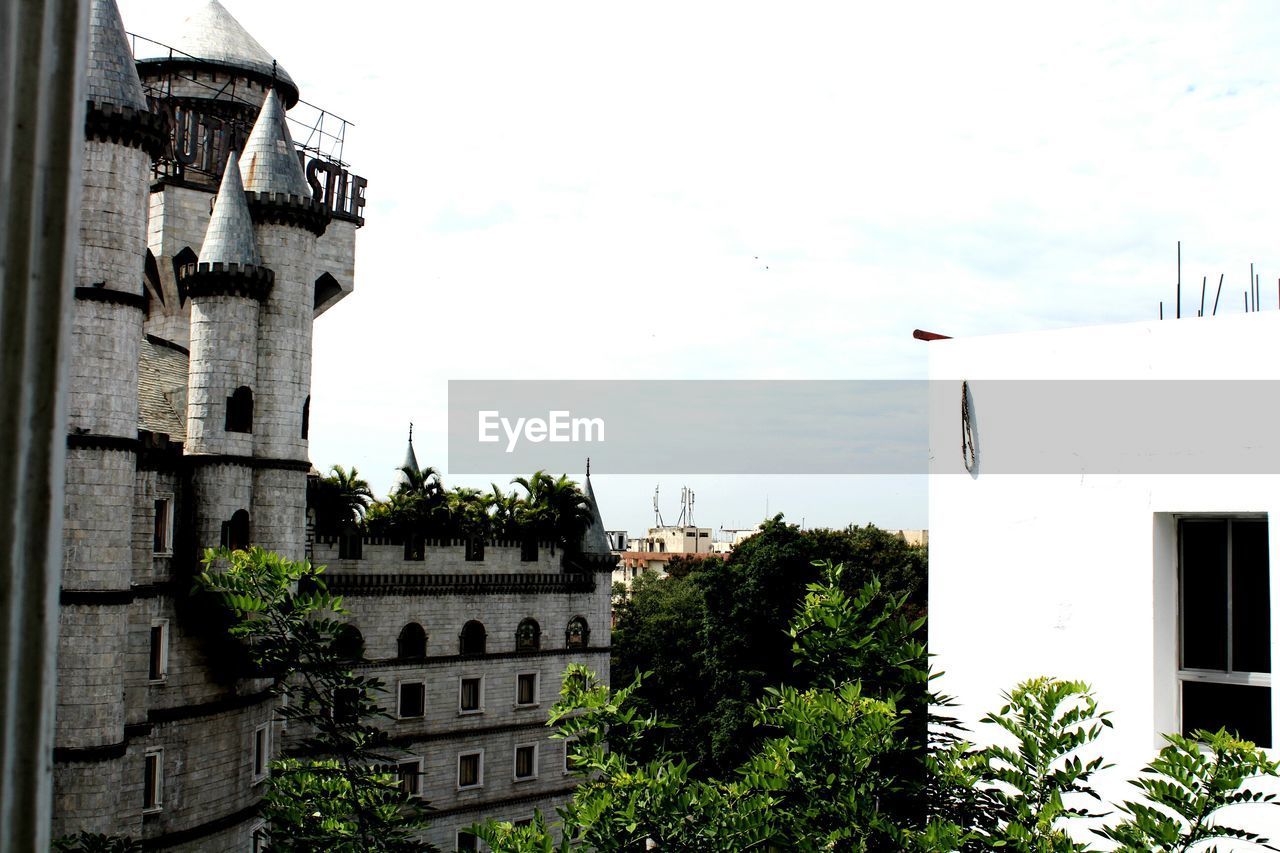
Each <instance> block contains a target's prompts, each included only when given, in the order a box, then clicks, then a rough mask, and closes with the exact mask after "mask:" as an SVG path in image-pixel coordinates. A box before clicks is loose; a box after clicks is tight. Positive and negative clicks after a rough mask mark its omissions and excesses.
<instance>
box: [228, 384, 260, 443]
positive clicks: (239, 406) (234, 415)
mask: <svg viewBox="0 0 1280 853" xmlns="http://www.w3.org/2000/svg"><path fill="white" fill-rule="evenodd" d="M225 427H226V430H227V432H253V391H252V390H251V389H250V388H249V386H248V385H241V386H240V387H239V388H237V389H236V390H234V391H232V392H231V396H230V397H228V398H227V419H226V424H225Z"/></svg>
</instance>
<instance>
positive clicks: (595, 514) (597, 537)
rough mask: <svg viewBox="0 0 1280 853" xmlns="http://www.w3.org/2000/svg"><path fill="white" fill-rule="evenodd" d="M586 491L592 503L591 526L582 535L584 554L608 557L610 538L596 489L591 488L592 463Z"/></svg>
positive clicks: (588, 468)
mask: <svg viewBox="0 0 1280 853" xmlns="http://www.w3.org/2000/svg"><path fill="white" fill-rule="evenodd" d="M584 491H585V492H586V494H587V500H588V501H590V502H591V524H590V525H588V526H587V530H586V532H585V533H583V534H582V553H583V554H600V555H603V556H608V555H609V554H610V550H609V537H608V535H606V534H605V530H604V519H603V518H601V517H600V506H599V505H598V504H597V503H596V492H595V489H593V488H591V463H590V462H588V463H587V477H586V484H585V488H584Z"/></svg>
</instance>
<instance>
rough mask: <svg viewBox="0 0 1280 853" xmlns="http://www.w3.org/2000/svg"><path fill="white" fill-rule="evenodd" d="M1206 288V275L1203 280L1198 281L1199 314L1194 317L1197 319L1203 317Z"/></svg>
mask: <svg viewBox="0 0 1280 853" xmlns="http://www.w3.org/2000/svg"><path fill="white" fill-rule="evenodd" d="M1208 286H1209V276H1207V275H1206V276H1205V277H1204V278H1202V279H1200V313H1199V314H1197V315H1196V316H1197V317H1203V316H1204V293H1205V288H1207V287H1208Z"/></svg>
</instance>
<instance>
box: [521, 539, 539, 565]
mask: <svg viewBox="0 0 1280 853" xmlns="http://www.w3.org/2000/svg"><path fill="white" fill-rule="evenodd" d="M537 560H538V540H537V539H533V538H526V539H524V540H522V541H521V542H520V562H522V563H534V562H537Z"/></svg>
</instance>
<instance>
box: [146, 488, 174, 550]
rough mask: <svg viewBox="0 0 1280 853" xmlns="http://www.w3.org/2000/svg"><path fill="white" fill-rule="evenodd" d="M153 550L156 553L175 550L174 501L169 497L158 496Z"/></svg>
mask: <svg viewBox="0 0 1280 853" xmlns="http://www.w3.org/2000/svg"><path fill="white" fill-rule="evenodd" d="M151 545H152V547H151V550H152V551H153V552H155V553H156V554H168V553H171V552H172V551H173V503H172V501H170V500H169V499H168V498H157V499H156V504H155V530H154V535H153V537H152V543H151Z"/></svg>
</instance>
